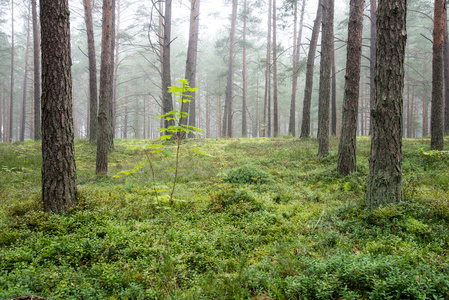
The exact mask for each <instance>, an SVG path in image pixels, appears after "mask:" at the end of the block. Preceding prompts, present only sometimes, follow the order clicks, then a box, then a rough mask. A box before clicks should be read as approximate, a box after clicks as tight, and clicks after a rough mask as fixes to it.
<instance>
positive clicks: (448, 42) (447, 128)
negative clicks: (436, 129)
mask: <svg viewBox="0 0 449 300" xmlns="http://www.w3.org/2000/svg"><path fill="white" fill-rule="evenodd" d="M443 17H444V50H443V51H444V103H445V104H444V134H445V135H449V38H448V29H447V2H446V1H444V11H443Z"/></svg>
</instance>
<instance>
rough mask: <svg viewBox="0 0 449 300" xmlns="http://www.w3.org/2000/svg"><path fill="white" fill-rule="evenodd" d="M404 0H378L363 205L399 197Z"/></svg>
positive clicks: (399, 199) (401, 191)
mask: <svg viewBox="0 0 449 300" xmlns="http://www.w3.org/2000/svg"><path fill="white" fill-rule="evenodd" d="M406 11H407V0H380V1H379V7H378V9H377V47H376V67H375V83H376V90H375V98H374V99H375V102H374V107H373V110H372V111H371V118H372V124H373V127H372V131H371V133H372V139H371V154H370V162H369V166H370V168H369V176H368V188H367V195H366V202H367V206H368V207H370V208H376V207H378V206H380V205H384V204H395V203H398V202H399V201H401V200H402V199H403V190H402V106H403V91H404V55H405V45H406V40H407V35H406Z"/></svg>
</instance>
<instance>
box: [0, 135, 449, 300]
mask: <svg viewBox="0 0 449 300" xmlns="http://www.w3.org/2000/svg"><path fill="white" fill-rule="evenodd" d="M331 140H332V139H331ZM335 141H336V140H333V141H332V143H331V153H334V152H335V151H336V147H337V143H336V142H335ZM357 142H358V155H359V154H360V157H364V158H365V159H360V160H359V161H358V168H357V170H358V171H357V173H356V174H353V175H349V176H341V175H339V174H337V173H336V172H335V159H334V157H333V156H331V157H330V158H328V159H326V160H322V159H318V158H317V157H316V147H317V144H316V141H315V140H314V139H309V140H299V139H294V138H282V139H269V138H257V139H221V140H210V139H201V140H200V139H189V140H185V141H183V146H185V149H186V150H189V151H182V152H181V153H180V160H179V166H178V172H179V173H178V175H179V176H178V189H177V191H179V192H177V196H176V199H174V205H170V201H169V191H170V190H171V188H172V183H173V171H168V172H164V171H165V170H171V168H172V167H173V166H174V162H175V156H176V155H175V153H176V147H177V145H176V143H174V142H173V141H170V140H169V141H167V140H165V141H164V142H162V141H158V142H157V143H154V144H151V143H148V142H147V143H146V142H145V141H142V140H132V139H129V140H125V139H123V140H117V141H116V143H115V144H116V151H114V152H113V153H111V155H110V162H111V168H112V170H114V171H115V172H119V171H122V170H132V169H133V168H134V167H136V166H137V167H138V166H139V164H140V163H141V161H142V155H145V151H146V152H148V154H149V156H150V158H151V160H152V163H153V168H154V181H153V182H151V181H149V180H148V178H152V172H151V168H150V166H149V165H148V164H147V165H144V166H143V167H142V168H140V169H138V170H136V171H134V173H133V175H132V176H122V177H120V178H115V179H112V178H107V177H102V178H97V177H95V176H94V175H93V173H94V172H92V167H93V166H94V164H93V162H94V161H95V151H94V149H95V147H94V146H92V145H90V144H89V143H88V141H87V140H77V141H76V155H77V170H78V171H80V172H79V181H78V182H79V199H78V203H77V205H76V206H75V207H73V208H72V209H71V210H70V212H69V213H68V214H65V215H49V214H46V213H45V212H43V209H42V205H41V203H40V201H41V200H40V197H41V196H40V184H41V182H40V179H39V178H40V158H39V157H40V155H41V153H40V144H39V143H38V142H31V145H27V144H25V143H16V144H1V143H0V169H1V168H3V167H4V168H5V169H8V170H9V171H4V172H5V173H3V174H4V175H5V176H4V177H0V299H10V298H14V297H19V296H23V295H28V294H32V295H38V296H41V297H45V298H47V299H184V298H185V299H339V298H341V299H448V298H449V290H448V282H449V278H448V277H449V276H448V274H449V258H448V255H447V249H448V246H449V231H448V230H447V228H448V224H449V201H448V199H449V193H448V189H447V186H445V183H446V180H447V179H446V177H445V176H446V175H447V174H448V167H449V166H448V165H447V164H446V162H445V161H444V160H443V161H439V162H435V163H431V164H430V163H429V162H427V161H425V160H424V159H423V157H422V156H420V155H419V149H420V148H422V147H423V144H428V142H429V141H428V140H408V139H405V140H404V165H403V167H404V191H405V201H403V202H402V203H400V204H399V205H397V206H383V207H380V208H378V209H377V210H374V211H372V210H368V209H366V207H365V201H364V189H365V181H366V176H367V173H368V162H367V159H366V158H367V157H368V153H369V146H370V145H369V139H367V138H361V139H358V141H357ZM145 144H148V145H147V146H144V145H145ZM153 145H161V146H163V147H161V146H156V148H154V147H153ZM136 146H137V147H136ZM22 148H27V149H28V148H30V149H31V148H32V149H36V151H32V150H31V151H28V150H26V151H24V150H23V149H22ZM126 149H129V150H127V151H125V150H126ZM194 149H198V152H203V153H211V154H213V159H209V158H207V157H205V156H204V155H202V154H201V153H198V152H197V151H195V150H194ZM156 150H161V151H160V152H156V153H151V151H156ZM16 151H18V152H16ZM19 152H20V153H19ZM19 155H21V157H20V159H19V158H17V156H19ZM25 161H26V162H25ZM145 161H148V159H146V160H145ZM14 164H16V165H14ZM22 167H25V168H27V169H28V171H26V173H23V172H21V171H19V169H20V168H22ZM246 167H249V168H246ZM13 168H14V169H13ZM245 169H246V170H245ZM237 170H239V171H238V172H237ZM248 170H249V172H247V171H248ZM233 172H236V174H243V173H246V172H247V173H249V174H250V175H249V177H244V178H246V179H242V180H241V181H240V179H239V180H238V182H237V183H230V182H223V181H225V180H226V178H227V177H225V174H227V173H233ZM259 172H262V173H263V174H264V175H260V174H259ZM254 174H256V176H254ZM24 176H25V179H26V181H27V183H25V184H24V183H22V182H21V178H23V177H24ZM238 178H240V177H238ZM242 178H243V177H242ZM248 178H250V179H249V181H251V180H253V179H252V178H264V181H258V182H252V183H248V182H247V180H248ZM156 195H159V196H158V199H156Z"/></svg>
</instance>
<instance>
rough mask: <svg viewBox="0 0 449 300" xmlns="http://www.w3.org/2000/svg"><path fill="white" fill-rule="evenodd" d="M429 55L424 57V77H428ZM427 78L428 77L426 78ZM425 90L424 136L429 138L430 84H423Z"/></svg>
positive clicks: (423, 107) (423, 109) (423, 106)
mask: <svg viewBox="0 0 449 300" xmlns="http://www.w3.org/2000/svg"><path fill="white" fill-rule="evenodd" d="M427 64H428V61H427V55H426V54H425V53H424V57H423V76H424V77H426V75H427ZM426 78H427V77H426ZM422 85H423V86H422V89H423V96H422V111H423V112H422V136H423V137H425V136H428V135H429V100H428V98H427V96H428V90H427V88H428V82H423V84H422Z"/></svg>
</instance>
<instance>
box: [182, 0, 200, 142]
mask: <svg viewBox="0 0 449 300" xmlns="http://www.w3.org/2000/svg"><path fill="white" fill-rule="evenodd" d="M199 9H200V0H191V7H190V26H189V44H188V48H187V61H186V74H185V78H186V79H187V81H188V82H189V86H190V87H191V88H196V87H197V84H196V75H197V57H198V32H199ZM186 94H187V95H190V96H191V98H190V103H182V104H181V107H182V109H181V110H182V111H184V112H188V113H189V118H188V119H186V118H184V119H183V120H181V123H182V124H185V125H187V121H188V123H189V125H190V126H194V127H196V126H195V125H196V124H195V123H196V122H195V119H196V99H195V96H196V93H195V92H187V93H186ZM189 137H190V138H193V137H194V134H193V133H191V134H190V136H189Z"/></svg>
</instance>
